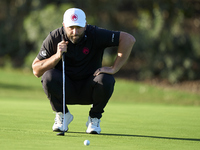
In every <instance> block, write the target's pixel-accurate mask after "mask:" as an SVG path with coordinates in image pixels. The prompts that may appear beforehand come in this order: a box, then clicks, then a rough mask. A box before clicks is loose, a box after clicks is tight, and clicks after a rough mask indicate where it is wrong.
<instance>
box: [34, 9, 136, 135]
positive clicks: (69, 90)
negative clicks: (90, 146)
mask: <svg viewBox="0 0 200 150" xmlns="http://www.w3.org/2000/svg"><path fill="white" fill-rule="evenodd" d="M62 24H63V26H62V27H60V28H58V29H55V30H54V31H52V32H50V33H49V35H48V36H47V37H46V39H45V40H44V41H43V44H42V47H41V49H40V51H39V53H38V55H37V57H36V58H35V60H34V61H33V64H32V68H33V73H34V75H35V76H36V77H41V76H42V78H41V82H42V85H43V89H44V92H45V94H46V95H47V97H48V99H49V100H50V104H51V106H52V109H53V111H55V112H56V117H55V123H54V125H53V127H52V129H53V131H59V132H60V131H63V124H65V127H64V129H66V131H67V130H68V125H69V124H70V122H71V121H72V120H73V115H72V114H71V113H70V111H69V109H68V108H67V105H74V104H80V105H90V104H92V105H91V106H92V107H91V109H90V111H89V117H88V121H87V123H86V126H87V129H86V133H90V134H99V133H100V132H101V128H100V118H101V117H102V113H103V112H104V108H105V106H106V104H107V103H108V101H109V99H110V97H111V95H112V93H113V90H114V84H115V79H114V77H113V74H115V73H116V72H118V71H119V69H120V68H121V67H122V66H123V65H124V63H125V62H126V60H127V59H128V57H129V55H130V53H131V50H132V47H133V45H134V43H135V38H134V37H133V36H132V35H130V34H128V33H125V32H119V31H110V30H106V29H102V28H99V27H97V26H92V25H88V24H87V22H86V15H85V13H84V12H83V11H82V10H81V9H77V8H70V9H68V10H66V12H65V13H64V16H63V23H62ZM112 46H118V50H117V57H116V59H115V61H114V64H113V66H111V67H102V58H103V52H104V49H105V48H107V47H112ZM63 53H64V54H65V74H66V75H65V82H66V87H65V93H66V100H65V101H66V107H65V110H66V112H65V114H63V113H62V112H63V103H62V102H63V99H62V92H63V90H62V54H63ZM116 111H120V110H116ZM63 115H65V123H63V119H62V118H63Z"/></svg>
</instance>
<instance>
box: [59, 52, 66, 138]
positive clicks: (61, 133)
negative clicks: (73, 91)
mask: <svg viewBox="0 0 200 150" xmlns="http://www.w3.org/2000/svg"><path fill="white" fill-rule="evenodd" d="M62 70H63V131H62V132H60V133H58V134H57V135H61V136H64V135H65V53H63V54H62Z"/></svg>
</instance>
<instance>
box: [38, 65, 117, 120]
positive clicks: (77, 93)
mask: <svg viewBox="0 0 200 150" xmlns="http://www.w3.org/2000/svg"><path fill="white" fill-rule="evenodd" d="M41 82H42V84H43V89H44V92H45V94H46V95H47V97H48V99H49V100H50V104H51V106H52V109H53V111H56V112H63V89H62V88H63V81H62V72H61V71H60V70H57V69H50V70H48V71H46V72H45V73H44V74H43V76H42V80H41ZM65 83H66V84H65V85H66V88H65V89H66V91H65V92H66V94H65V95H66V100H65V102H66V108H65V110H66V112H68V108H67V104H71V105H75V104H80V105H89V104H93V107H92V108H91V109H90V111H89V115H90V117H92V118H98V119H100V118H101V117H102V113H103V112H104V108H105V106H106V104H107V103H108V101H109V99H110V97H111V95H112V93H113V90H114V84H115V79H114V77H113V76H112V75H109V74H99V75H98V76H93V75H91V76H90V77H89V78H87V79H84V80H71V79H70V78H69V77H68V76H66V77H65Z"/></svg>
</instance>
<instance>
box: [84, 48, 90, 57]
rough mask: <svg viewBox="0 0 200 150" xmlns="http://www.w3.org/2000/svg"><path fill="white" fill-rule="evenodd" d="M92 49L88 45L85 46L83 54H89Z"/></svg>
mask: <svg viewBox="0 0 200 150" xmlns="http://www.w3.org/2000/svg"><path fill="white" fill-rule="evenodd" d="M89 52H90V50H89V49H88V48H87V47H84V48H83V54H85V55H87V54H89Z"/></svg>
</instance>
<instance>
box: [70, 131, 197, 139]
mask: <svg viewBox="0 0 200 150" xmlns="http://www.w3.org/2000/svg"><path fill="white" fill-rule="evenodd" d="M67 133H69V134H70V133H76V134H77V133H79V134H87V133H85V132H73V131H68V132H67ZM104 135H106V136H116V137H140V138H155V139H167V140H181V141H200V139H196V138H178V137H164V136H148V135H131V134H111V133H101V134H98V136H104Z"/></svg>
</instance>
